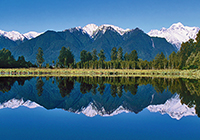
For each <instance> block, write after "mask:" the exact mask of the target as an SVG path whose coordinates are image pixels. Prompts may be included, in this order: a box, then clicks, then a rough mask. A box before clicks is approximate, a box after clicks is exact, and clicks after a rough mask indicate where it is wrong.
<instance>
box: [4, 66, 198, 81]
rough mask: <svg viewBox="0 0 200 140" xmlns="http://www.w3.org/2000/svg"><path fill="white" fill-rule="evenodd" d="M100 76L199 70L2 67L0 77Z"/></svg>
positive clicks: (180, 74) (192, 74)
mask: <svg viewBox="0 0 200 140" xmlns="http://www.w3.org/2000/svg"><path fill="white" fill-rule="evenodd" d="M38 76H39V77H44V76H102V77H120V76H122V77H161V78H189V79H200V70H196V69H195V70H178V69H161V70H138V69H136V70H133V69H66V68H56V69H48V68H7V69H6V68H4V69H0V77H38Z"/></svg>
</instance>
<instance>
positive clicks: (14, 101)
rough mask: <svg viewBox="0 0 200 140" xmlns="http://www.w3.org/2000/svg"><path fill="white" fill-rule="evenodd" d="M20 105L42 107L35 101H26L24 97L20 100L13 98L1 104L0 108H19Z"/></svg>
mask: <svg viewBox="0 0 200 140" xmlns="http://www.w3.org/2000/svg"><path fill="white" fill-rule="evenodd" d="M20 106H26V107H28V108H36V107H41V106H40V105H38V104H36V103H35V102H31V101H30V100H28V101H26V102H24V101H23V99H21V100H18V99H11V100H9V101H7V102H5V103H2V104H0V109H3V108H12V109H14V108H18V107H20Z"/></svg>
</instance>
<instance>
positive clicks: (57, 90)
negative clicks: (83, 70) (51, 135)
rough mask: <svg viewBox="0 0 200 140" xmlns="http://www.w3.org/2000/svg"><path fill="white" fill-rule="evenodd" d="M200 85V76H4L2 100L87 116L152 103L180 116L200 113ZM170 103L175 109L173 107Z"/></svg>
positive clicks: (136, 109) (152, 106)
mask: <svg viewBox="0 0 200 140" xmlns="http://www.w3.org/2000/svg"><path fill="white" fill-rule="evenodd" d="M199 87H200V80H191V79H166V78H141V77H37V78H30V77H23V78H22V77H17V78H5V77H1V78H0V91H1V92H0V103H1V108H3V105H4V107H8V106H9V105H11V104H12V103H13V104H21V105H23V104H31V102H34V103H36V104H38V105H40V106H43V107H45V108H46V109H54V108H62V109H65V110H67V111H70V112H75V113H84V114H86V115H87V116H95V115H97V114H99V115H101V116H112V115H116V114H118V113H121V112H134V113H139V112H141V111H142V110H143V109H144V108H147V107H148V109H149V110H150V111H151V112H158V111H159V112H161V113H163V112H165V113H168V114H171V115H170V116H171V117H175V118H178V119H180V118H181V117H182V116H184V115H187V114H189V115H194V114H195V111H196V113H197V115H198V116H200V98H199V95H200V88H199ZM11 101H12V102H11ZM8 102H9V105H8ZM169 104H170V107H172V106H174V107H173V109H175V110H171V111H169V108H170V107H169ZM182 104H185V105H182ZM175 105H176V107H175ZM186 105H187V106H186ZM16 106H17V105H16ZM26 106H28V105H26ZM34 106H37V105H35V104H34ZM181 106H182V109H181ZM167 109H168V111H167ZM177 110H178V112H177ZM180 115H181V116H180ZM176 116H177V117H176Z"/></svg>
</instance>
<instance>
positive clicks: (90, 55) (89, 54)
mask: <svg viewBox="0 0 200 140" xmlns="http://www.w3.org/2000/svg"><path fill="white" fill-rule="evenodd" d="M90 60H92V54H91V53H90V52H87V54H86V61H90Z"/></svg>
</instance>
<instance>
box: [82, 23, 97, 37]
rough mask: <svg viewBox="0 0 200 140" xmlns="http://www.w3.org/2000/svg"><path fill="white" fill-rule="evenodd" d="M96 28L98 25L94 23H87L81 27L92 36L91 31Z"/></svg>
mask: <svg viewBox="0 0 200 140" xmlns="http://www.w3.org/2000/svg"><path fill="white" fill-rule="evenodd" d="M97 29H98V26H97V25H95V24H88V25H86V26H85V27H83V30H84V31H86V33H88V35H90V36H92V35H93V33H94V32H95V31H96V30H97Z"/></svg>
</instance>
